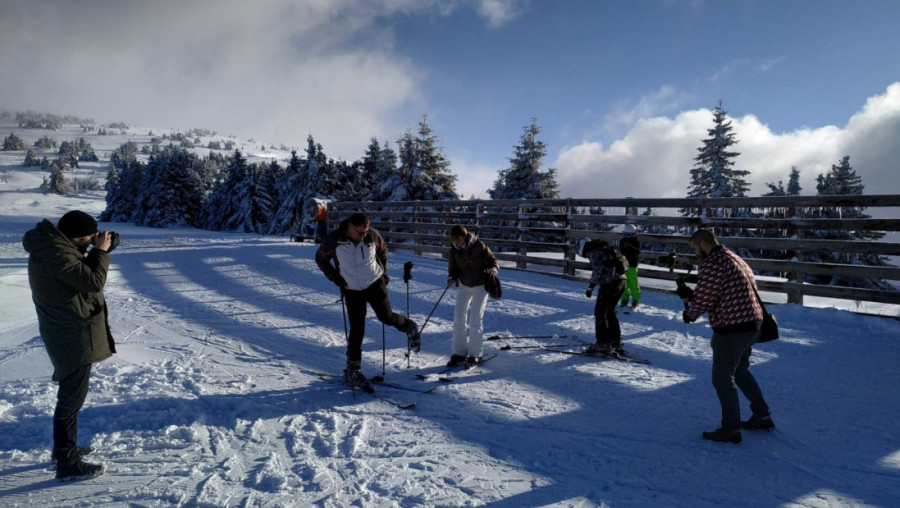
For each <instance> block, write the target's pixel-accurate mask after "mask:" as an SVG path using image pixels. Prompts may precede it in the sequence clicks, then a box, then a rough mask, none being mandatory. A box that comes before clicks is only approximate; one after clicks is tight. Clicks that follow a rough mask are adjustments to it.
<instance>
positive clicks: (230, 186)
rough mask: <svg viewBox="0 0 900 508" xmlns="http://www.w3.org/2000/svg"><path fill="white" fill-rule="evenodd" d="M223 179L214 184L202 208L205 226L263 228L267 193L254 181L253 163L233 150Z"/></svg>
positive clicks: (267, 209) (241, 229)
mask: <svg viewBox="0 0 900 508" xmlns="http://www.w3.org/2000/svg"><path fill="white" fill-rule="evenodd" d="M226 173H227V176H226V177H225V179H224V180H223V181H222V182H221V183H219V184H218V185H216V187H215V188H214V189H213V191H212V194H211V195H210V198H209V200H208V201H207V206H206V207H205V209H204V214H203V215H204V217H205V221H204V224H205V225H206V229H211V230H214V231H239V232H243V233H256V232H263V231H265V227H266V222H267V219H268V217H269V215H270V214H271V211H270V208H271V203H270V201H269V196H268V195H267V194H265V192H264V191H262V190H261V188H260V186H259V184H258V180H257V179H258V178H259V172H258V168H257V166H256V165H249V164H248V163H247V159H245V158H244V156H243V155H242V154H241V152H240V150H235V151H234V154H233V155H232V157H231V163H230V164H229V165H228V169H227V170H226Z"/></svg>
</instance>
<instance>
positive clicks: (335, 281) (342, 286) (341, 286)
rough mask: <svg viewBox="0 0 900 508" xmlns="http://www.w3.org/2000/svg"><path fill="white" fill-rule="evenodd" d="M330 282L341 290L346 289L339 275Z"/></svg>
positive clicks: (345, 283) (345, 282) (344, 282)
mask: <svg viewBox="0 0 900 508" xmlns="http://www.w3.org/2000/svg"><path fill="white" fill-rule="evenodd" d="M331 282H334V285H335V286H337V287H339V288H341V289H343V288H345V287H347V281H346V280H344V278H343V277H341V276H340V275H335V276H334V278H333V279H331Z"/></svg>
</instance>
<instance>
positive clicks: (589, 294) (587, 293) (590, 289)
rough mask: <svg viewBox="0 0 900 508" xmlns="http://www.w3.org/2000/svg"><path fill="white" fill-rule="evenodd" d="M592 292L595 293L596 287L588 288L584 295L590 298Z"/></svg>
mask: <svg viewBox="0 0 900 508" xmlns="http://www.w3.org/2000/svg"><path fill="white" fill-rule="evenodd" d="M592 294H594V288H587V291H585V292H584V296H586V297H588V298H590V297H591V295H592Z"/></svg>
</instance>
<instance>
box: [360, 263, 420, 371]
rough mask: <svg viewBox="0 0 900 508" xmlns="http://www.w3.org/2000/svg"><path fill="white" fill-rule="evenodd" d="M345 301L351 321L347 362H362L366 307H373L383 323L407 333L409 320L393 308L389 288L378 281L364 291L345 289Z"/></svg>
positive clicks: (381, 281)
mask: <svg viewBox="0 0 900 508" xmlns="http://www.w3.org/2000/svg"><path fill="white" fill-rule="evenodd" d="M344 301H345V302H346V303H347V316H348V317H349V319H350V333H349V336H348V343H347V361H348V362H359V361H362V343H363V337H364V336H365V334H366V305H367V304H368V305H371V306H372V310H374V311H375V316H376V317H378V320H379V321H381V322H382V323H384V324H386V325H388V326H393V327H394V328H396V329H398V330H400V331H401V332H405V331H406V328H407V326H408V325H407V322H408V320H407V319H406V318H405V317H404V316H403V315H401V314H397V313H396V312H394V310H393V309H392V308H391V301H390V299H388V292H387V286H385V285H384V281H383V280H381V279H378V280H377V281H375V282H373V283H372V285H371V286H369V287H367V288H366V289H363V290H362V291H354V290H352V289H344Z"/></svg>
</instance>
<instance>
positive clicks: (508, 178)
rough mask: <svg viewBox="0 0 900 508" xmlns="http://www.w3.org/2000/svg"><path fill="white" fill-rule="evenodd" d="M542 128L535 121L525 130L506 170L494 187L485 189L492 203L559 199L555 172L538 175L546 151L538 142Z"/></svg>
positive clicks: (551, 169)
mask: <svg viewBox="0 0 900 508" xmlns="http://www.w3.org/2000/svg"><path fill="white" fill-rule="evenodd" d="M540 132H541V128H540V127H539V126H538V124H537V118H532V119H531V125H527V126H525V128H524V130H523V132H522V136H521V137H520V138H519V144H518V145H516V146H515V147H513V156H512V157H510V158H509V159H508V160H509V167H508V168H506V169H502V170H500V172H499V174H498V175H497V179H496V180H495V181H494V186H493V187H492V188H490V189H488V194H489V195H490V196H491V199H555V198H558V197H559V191H558V184H557V183H556V170H555V169H553V168H550V169H548V170H547V172H541V161H542V160H543V158H544V156H545V155H547V147H546V145H545V144H544V142H543V141H539V140H538V139H537V135H538V134H540Z"/></svg>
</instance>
